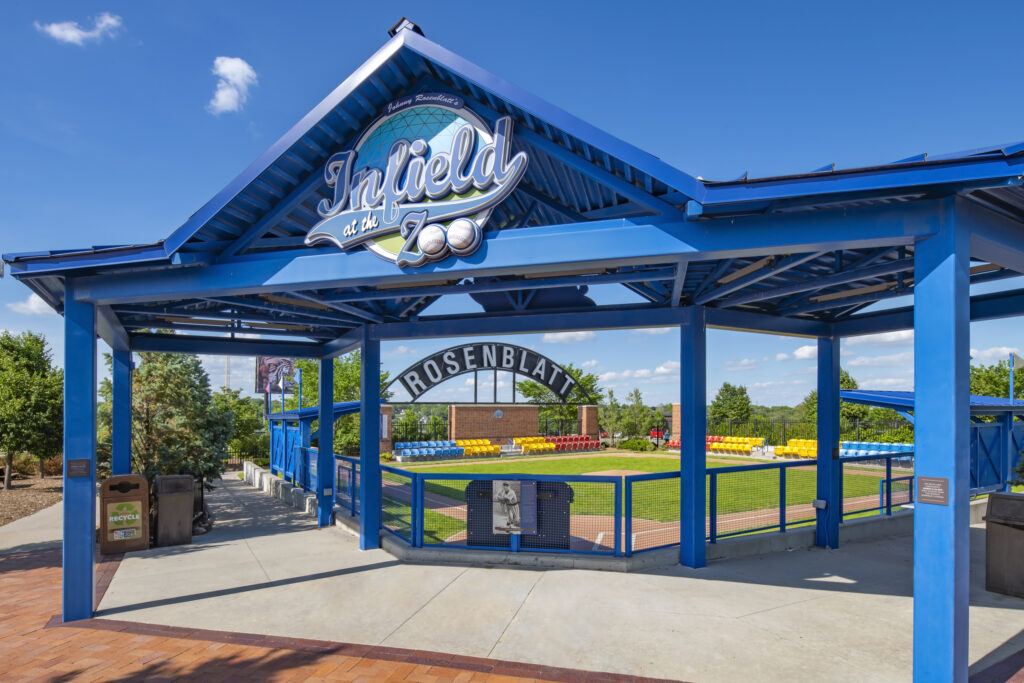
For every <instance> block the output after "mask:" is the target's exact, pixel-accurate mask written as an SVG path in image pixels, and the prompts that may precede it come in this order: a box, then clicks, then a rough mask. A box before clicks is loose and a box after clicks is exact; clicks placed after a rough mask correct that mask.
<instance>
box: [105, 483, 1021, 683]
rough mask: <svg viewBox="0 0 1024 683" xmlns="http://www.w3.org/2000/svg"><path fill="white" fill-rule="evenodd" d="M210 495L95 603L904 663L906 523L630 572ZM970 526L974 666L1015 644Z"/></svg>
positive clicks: (554, 643) (551, 651) (326, 631)
mask: <svg viewBox="0 0 1024 683" xmlns="http://www.w3.org/2000/svg"><path fill="white" fill-rule="evenodd" d="M208 500H209V502H210V505H211V508H212V509H213V511H214V513H215V514H216V515H217V519H218V521H217V525H216V526H215V527H214V530H213V532H211V533H210V534H207V535H205V536H201V537H197V538H196V539H195V542H194V543H193V544H192V545H191V546H184V547H179V548H163V549H151V550H148V551H144V552H138V553H129V554H128V555H127V556H126V557H125V559H124V561H123V562H122V564H121V567H120V569H119V570H118V572H117V574H116V575H115V577H114V579H113V581H112V582H111V585H110V587H109V589H108V591H107V593H106V596H105V597H104V599H103V601H102V603H101V605H100V611H99V614H98V616H100V617H107V618H111V619H122V620H132V621H141V622H147V623H153V624H165V625H172V626H183V627H195V628H205V629H216V630H226V631H241V632H247V633H260V634H268V635H277V636H288V637H298V638H315V639H321V640H331V641H343V642H352V643H363V644H373V645H378V644H379V645H386V646H395V647H404V648H415V649H423V650H434V651H441V652H451V653H455V654H460V655H469V656H483V657H494V658H499V659H507V660H514V661H522V662H532V663H537V664H546V665H550V666H563V667H571V668H580V669H589V670H602V671H609V672H616V673H624V674H633V675H646V676H656V677H664V678H676V679H684V680H693V681H732V680H741V679H742V680H749V679H750V677H751V676H752V675H755V674H756V677H757V678H758V679H763V680H780V681H781V680H787V681H788V680H805V679H814V680H834V681H842V680H850V681H853V680H856V681H891V680H903V679H908V678H909V677H910V673H911V657H910V648H911V640H912V630H911V623H912V601H911V597H910V596H911V590H912V582H911V567H912V563H911V554H910V553H911V539H910V538H909V537H908V538H899V539H889V540H885V541H878V542H873V543H858V544H847V545H846V546H845V547H844V548H841V549H840V550H837V551H823V550H811V551H793V552H789V553H779V554H774V555H767V556H761V557H755V558H746V559H735V560H728V561H722V562H717V563H713V564H712V565H711V566H709V567H707V568H705V569H701V570H687V569H684V568H681V567H674V568H672V569H667V570H660V571H656V572H650V573H642V574H617V573H610V572H597V571H586V570H546V571H545V570H525V569H510V568H509V569H506V568H501V569H484V568H465V567H458V566H432V565H427V566H424V565H406V564H401V563H399V562H397V561H395V560H394V558H393V557H392V556H391V555H389V554H387V553H385V552H384V551H381V550H375V551H368V552H360V551H359V550H358V544H357V541H356V539H355V538H354V537H352V536H351V535H349V534H347V533H346V532H344V531H342V530H341V529H338V528H336V527H333V528H328V529H317V528H316V527H315V525H314V523H313V521H312V520H311V519H310V518H308V517H306V516H304V515H302V514H301V513H299V512H297V511H295V510H293V509H292V508H290V507H288V506H286V505H285V504H283V503H281V502H279V501H276V500H273V499H271V498H270V497H269V496H266V495H264V494H262V493H259V492H257V491H255V490H254V489H251V488H249V487H247V486H245V485H244V484H243V483H242V482H240V481H237V480H225V481H223V482H220V484H219V488H218V489H217V491H215V492H214V493H213V494H211V495H210V496H209V498H208ZM983 539H984V531H983V530H981V529H974V530H972V539H971V540H972V549H973V552H972V588H971V604H972V607H971V661H972V663H974V666H972V671H976V670H980V669H982V668H985V667H986V666H988V665H990V664H992V663H995V662H996V661H998V660H1000V659H1002V658H1004V657H1006V656H1007V655H1009V654H1011V653H1012V652H1015V651H1017V650H1020V649H1022V648H1024V600H1017V599H1013V598H1007V597H1003V596H998V595H994V594H991V593H987V592H985V591H984V589H983V548H984V543H983ZM453 552H454V551H453Z"/></svg>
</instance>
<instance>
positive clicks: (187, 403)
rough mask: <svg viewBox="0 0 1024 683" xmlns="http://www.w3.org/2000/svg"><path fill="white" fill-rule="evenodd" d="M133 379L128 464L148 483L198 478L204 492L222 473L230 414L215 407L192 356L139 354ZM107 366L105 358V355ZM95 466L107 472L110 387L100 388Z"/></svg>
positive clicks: (107, 381) (105, 382)
mask: <svg viewBox="0 0 1024 683" xmlns="http://www.w3.org/2000/svg"><path fill="white" fill-rule="evenodd" d="M139 355H140V357H141V362H140V363H139V365H138V367H137V369H136V370H135V372H134V374H133V375H132V463H133V469H134V470H135V471H136V472H138V473H139V474H142V475H144V476H145V477H146V478H147V479H148V480H149V481H150V484H152V482H153V477H155V476H156V475H158V474H192V475H195V476H202V477H203V478H204V480H205V482H206V484H207V486H208V487H210V488H212V486H211V485H210V484H209V482H211V481H212V480H214V479H217V478H218V477H220V475H221V473H223V471H224V460H223V455H224V453H225V451H226V450H227V445H228V441H229V440H230V438H231V435H232V426H231V425H232V414H231V413H230V412H227V410H225V409H224V405H223V402H220V404H219V405H218V404H215V403H214V401H213V395H212V392H211V391H210V378H209V377H208V376H207V374H206V372H205V371H204V370H203V366H202V364H201V363H200V362H199V359H198V358H197V357H196V356H193V355H190V354H175V353H141V354H139ZM106 362H107V365H108V366H109V365H110V354H107V355H106ZM100 397H101V403H100V405H99V408H98V413H99V438H100V443H101V444H102V447H101V448H100V449H98V450H99V459H98V466H99V467H102V468H103V469H105V470H106V471H110V430H111V416H112V406H113V386H112V384H111V382H110V379H104V380H103V382H102V383H101V384H100Z"/></svg>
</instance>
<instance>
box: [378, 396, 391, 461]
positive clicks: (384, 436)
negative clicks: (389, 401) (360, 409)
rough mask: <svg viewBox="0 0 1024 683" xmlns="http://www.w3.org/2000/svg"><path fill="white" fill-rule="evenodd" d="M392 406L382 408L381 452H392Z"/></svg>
mask: <svg viewBox="0 0 1024 683" xmlns="http://www.w3.org/2000/svg"><path fill="white" fill-rule="evenodd" d="M391 417H392V415H391V406H389V405H382V406H381V407H380V452H381V453H390V452H391V428H392V424H391Z"/></svg>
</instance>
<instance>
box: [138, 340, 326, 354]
mask: <svg viewBox="0 0 1024 683" xmlns="http://www.w3.org/2000/svg"><path fill="white" fill-rule="evenodd" d="M131 341H132V351H138V352H142V351H158V352H161V353H202V354H209V355H211V356H287V357H289V358H319V357H320V345H319V344H309V343H304V342H289V341H270V340H262V339H231V338H229V337H200V336H194V335H184V334H135V335H132V337H131Z"/></svg>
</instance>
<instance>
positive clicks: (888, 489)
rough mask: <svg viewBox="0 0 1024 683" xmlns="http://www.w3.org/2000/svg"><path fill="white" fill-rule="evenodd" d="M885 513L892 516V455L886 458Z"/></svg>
mask: <svg viewBox="0 0 1024 683" xmlns="http://www.w3.org/2000/svg"><path fill="white" fill-rule="evenodd" d="M885 514H886V515H888V516H890V517H891V516H892V457H887V458H886V459H885Z"/></svg>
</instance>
